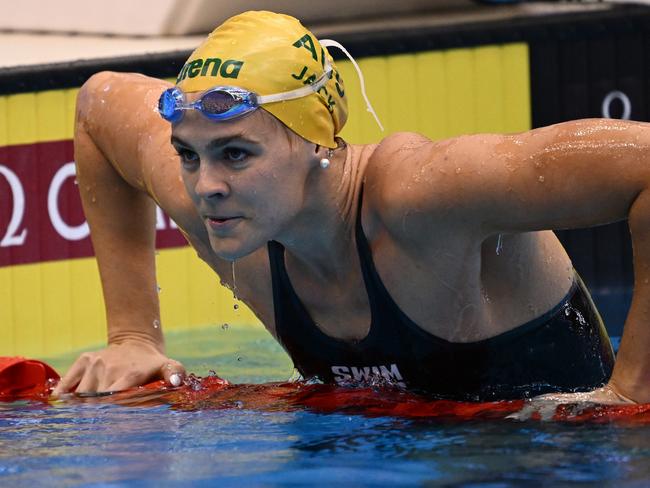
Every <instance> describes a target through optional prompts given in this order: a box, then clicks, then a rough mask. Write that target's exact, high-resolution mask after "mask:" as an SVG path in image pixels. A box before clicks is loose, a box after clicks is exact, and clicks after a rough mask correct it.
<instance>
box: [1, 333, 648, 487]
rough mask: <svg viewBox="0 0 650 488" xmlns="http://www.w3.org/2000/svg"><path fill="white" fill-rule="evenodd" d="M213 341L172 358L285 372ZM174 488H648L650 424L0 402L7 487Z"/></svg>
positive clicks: (272, 355) (233, 345)
mask: <svg viewBox="0 0 650 488" xmlns="http://www.w3.org/2000/svg"><path fill="white" fill-rule="evenodd" d="M214 334H215V332H214V330H212V331H207V332H204V333H193V334H191V335H189V336H188V335H185V336H182V337H181V336H178V337H176V338H174V337H172V341H171V346H170V353H171V352H174V351H175V352H176V354H173V355H175V356H177V357H180V358H182V359H184V361H185V363H186V364H187V365H188V366H189V369H191V370H193V371H197V372H198V373H204V372H203V371H201V368H208V367H212V368H214V369H216V370H217V371H218V372H219V373H220V374H221V375H222V376H226V377H229V379H231V380H233V381H270V380H278V379H280V380H283V379H286V378H287V376H288V375H289V374H290V363H289V362H288V359H287V358H286V356H284V355H283V353H281V352H280V351H279V348H277V346H276V345H275V344H274V343H273V341H272V339H270V337H268V336H267V335H266V334H265V333H263V332H259V331H251V330H240V331H237V330H230V331H228V332H227V333H223V334H222V333H221V332H217V334H222V335H221V336H218V337H224V338H225V337H227V338H228V339H229V340H228V341H227V345H220V346H211V345H207V344H210V343H212V344H214V343H215V342H217V343H219V342H220V341H215V340H214ZM208 336H210V337H212V341H206V338H207V337H208ZM211 348H213V349H211ZM187 351H192V356H189V355H188V356H187V357H183V353H184V352H187ZM61 361H63V362H65V361H69V358H64V359H61ZM237 374H239V375H240V376H237ZM179 484H181V485H183V486H306V485H315V486H331V485H333V484H337V485H340V486H413V485H427V486H486V487H506V486H522V485H524V484H525V485H528V486H567V485H594V486H650V426H625V425H613V424H610V425H594V424H559V423H551V422H536V421H527V422H519V421H514V420H504V421H473V422H460V421H458V422H450V421H445V422H443V421H439V420H438V421H432V420H429V421H426V420H424V421H423V420H417V421H416V420H405V419H400V418H394V417H380V418H367V417H364V416H360V415H354V416H349V415H343V414H318V413H313V412H310V411H301V410H297V411H292V412H261V411H258V410H248V409H246V408H236V407H233V408H230V409H226V410H199V411H180V410H174V409H172V408H170V407H168V406H156V407H135V408H134V407H125V406H120V405H114V404H108V403H101V404H93V403H79V402H56V403H53V404H38V403H26V402H22V403H19V402H16V403H12V404H0V485H1V486H15V487H17V486H75V485H84V486H124V485H132V486H178V485H179Z"/></svg>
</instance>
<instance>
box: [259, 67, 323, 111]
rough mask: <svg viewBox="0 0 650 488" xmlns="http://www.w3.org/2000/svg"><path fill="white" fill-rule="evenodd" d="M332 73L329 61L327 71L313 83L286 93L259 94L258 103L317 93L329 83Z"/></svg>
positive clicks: (291, 98) (292, 98) (280, 100)
mask: <svg viewBox="0 0 650 488" xmlns="http://www.w3.org/2000/svg"><path fill="white" fill-rule="evenodd" d="M331 73H332V67H331V66H330V64H329V62H328V63H327V65H326V66H325V73H323V74H322V75H321V77H320V78H319V79H318V80H316V81H315V82H314V83H313V84H311V85H305V86H303V87H300V88H296V89H295V90H291V91H288V92H284V93H274V94H272V95H257V103H258V104H260V105H262V104H265V103H273V102H282V101H284V100H294V99H296V98H302V97H306V96H307V95H311V94H312V93H316V92H317V91H318V90H320V89H321V88H322V87H323V86H324V85H325V84H326V83H327V81H328V80H329V78H330V75H331Z"/></svg>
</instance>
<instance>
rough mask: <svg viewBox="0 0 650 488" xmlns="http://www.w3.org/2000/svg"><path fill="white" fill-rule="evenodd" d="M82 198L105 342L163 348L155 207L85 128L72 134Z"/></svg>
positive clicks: (81, 124) (81, 125)
mask: <svg viewBox="0 0 650 488" xmlns="http://www.w3.org/2000/svg"><path fill="white" fill-rule="evenodd" d="M75 159H76V162H77V179H78V182H79V189H80V193H81V200H82V204H83V208H84V212H85V214H86V218H87V220H88V223H89V226H90V230H91V239H92V242H93V247H94V250H95V254H96V257H97V263H98V267H99V272H100V277H101V282H102V288H103V292H104V301H105V307H106V318H107V326H108V341H109V343H113V344H115V343H121V342H124V341H126V340H129V339H137V340H140V341H144V342H148V343H151V344H153V345H155V346H156V348H157V349H159V350H160V351H161V352H162V351H163V349H164V341H163V335H162V330H161V327H160V313H159V302H158V293H157V285H156V275H155V249H154V246H155V206H154V203H153V201H152V200H151V199H150V198H149V197H148V195H146V194H145V193H143V192H142V191H141V190H139V189H136V188H134V187H133V186H131V185H129V184H128V183H127V182H126V181H125V180H124V179H123V178H122V176H121V175H120V174H119V173H118V172H117V171H116V170H115V168H114V167H113V165H112V164H111V163H110V162H109V161H108V160H107V159H106V158H105V157H104V155H103V153H102V151H101V150H100V149H99V148H98V147H97V145H96V144H95V142H94V140H93V137H92V134H89V133H88V131H87V130H86V128H85V125H84V124H83V120H80V121H79V123H78V127H77V131H76V134H75Z"/></svg>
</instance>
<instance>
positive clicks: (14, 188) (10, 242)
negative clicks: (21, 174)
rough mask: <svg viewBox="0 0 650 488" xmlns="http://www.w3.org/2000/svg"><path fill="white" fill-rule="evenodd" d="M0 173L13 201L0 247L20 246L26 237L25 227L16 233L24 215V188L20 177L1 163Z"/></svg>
mask: <svg viewBox="0 0 650 488" xmlns="http://www.w3.org/2000/svg"><path fill="white" fill-rule="evenodd" d="M0 174H1V175H2V176H4V177H5V179H6V180H7V183H9V188H11V195H12V197H13V202H14V206H13V210H12V211H11V218H10V219H9V225H8V226H7V232H6V233H5V235H4V237H3V238H2V240H0V247H9V246H22V245H23V244H24V243H25V239H26V238H27V229H23V231H22V232H21V233H20V234H16V233H17V232H18V228H19V227H20V224H21V223H22V221H23V217H24V216H25V190H24V189H23V185H22V183H21V182H20V179H18V176H16V173H14V172H13V171H11V170H10V169H9V168H7V167H6V166H3V165H1V164H0Z"/></svg>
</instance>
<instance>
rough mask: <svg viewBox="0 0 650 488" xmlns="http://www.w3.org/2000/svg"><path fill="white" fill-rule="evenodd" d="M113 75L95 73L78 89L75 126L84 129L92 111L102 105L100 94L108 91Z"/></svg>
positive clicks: (109, 72)
mask: <svg viewBox="0 0 650 488" xmlns="http://www.w3.org/2000/svg"><path fill="white" fill-rule="evenodd" d="M114 76H115V73H113V72H111V71H101V72H99V73H95V74H94V75H92V76H91V77H90V78H88V79H87V80H86V82H85V83H84V84H83V85H82V86H81V88H80V89H79V93H78V94H77V102H76V112H75V126H76V127H79V126H82V127H86V124H87V123H88V121H89V120H92V116H93V113H94V111H95V110H96V109H97V106H98V104H101V103H102V95H101V94H102V93H106V92H107V91H108V89H110V84H111V79H112V78H113V77H114Z"/></svg>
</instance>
